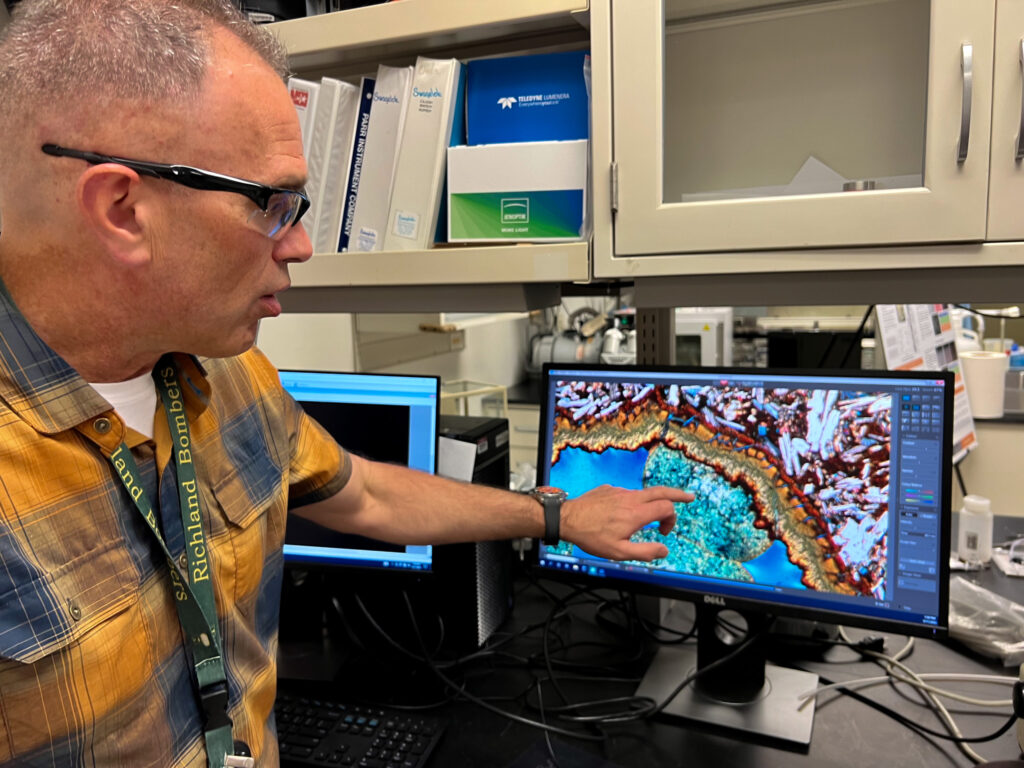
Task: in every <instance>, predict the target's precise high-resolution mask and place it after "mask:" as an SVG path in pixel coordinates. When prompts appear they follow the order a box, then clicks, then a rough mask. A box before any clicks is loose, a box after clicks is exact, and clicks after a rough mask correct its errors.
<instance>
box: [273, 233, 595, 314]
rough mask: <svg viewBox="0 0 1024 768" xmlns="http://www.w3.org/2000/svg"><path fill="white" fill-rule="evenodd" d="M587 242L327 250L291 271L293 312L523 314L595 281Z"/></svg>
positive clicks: (286, 299)
mask: <svg viewBox="0 0 1024 768" xmlns="http://www.w3.org/2000/svg"><path fill="white" fill-rule="evenodd" d="M589 249H590V246H589V244H588V243H585V242H580V243H553V244H551V245H543V244H522V245H493V246H483V247H466V248H461V247H449V248H433V249H431V250H428V251H375V252H372V253H322V254H317V255H315V256H313V258H312V259H310V260H309V261H307V262H305V263H303V264H293V265H292V266H291V269H290V274H291V278H292V287H291V289H290V290H288V291H286V292H285V293H284V294H283V295H282V299H281V301H282V305H283V306H284V308H285V311H288V312H450V311H456V310H458V311H465V312H523V311H527V310H532V309H540V308H542V307H549V306H554V305H556V304H558V302H559V300H560V289H561V284H562V283H567V282H583V281H587V280H589V279H590V256H589Z"/></svg>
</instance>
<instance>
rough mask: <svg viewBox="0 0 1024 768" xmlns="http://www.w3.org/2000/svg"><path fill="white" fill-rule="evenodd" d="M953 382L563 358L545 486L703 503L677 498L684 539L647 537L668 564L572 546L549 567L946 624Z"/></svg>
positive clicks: (550, 400) (550, 397)
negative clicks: (628, 367)
mask: <svg viewBox="0 0 1024 768" xmlns="http://www.w3.org/2000/svg"><path fill="white" fill-rule="evenodd" d="M947 386H948V382H945V381H944V380H943V379H920V378H909V377H908V378H880V377H875V376H866V377H858V376H856V375H851V376H849V377H842V378H839V377H833V378H821V377H818V378H814V377H803V378H801V377H800V376H796V375H780V376H774V375H756V376H755V375H749V374H745V375H742V376H739V375H737V376H724V377H723V376H722V375H721V374H700V373H692V372H691V373H685V374H683V373H679V372H675V373H670V374H669V373H658V372H654V371H648V372H642V371H641V372H636V371H625V372H613V371H607V370H605V371H592V370H590V371H588V370H585V369H568V368H566V369H564V370H560V369H557V368H553V369H552V370H550V371H549V372H548V378H547V389H548V391H547V403H546V408H545V410H544V413H545V423H544V424H542V427H541V434H542V435H545V433H546V437H545V438H544V439H542V443H545V445H544V451H545V456H544V459H543V460H542V462H541V464H542V472H541V479H542V481H544V482H547V483H549V484H551V485H555V486H558V487H561V488H564V489H565V490H566V491H568V493H569V495H570V497H575V496H578V495H580V494H582V493H584V492H586V491H587V490H589V489H590V488H593V487H595V486H598V485H601V484H604V483H608V484H612V485H617V486H623V487H626V488H644V487H648V486H654V485H667V486H671V487H675V488H683V489H688V490H691V491H693V492H694V493H695V494H696V497H697V498H696V500H695V501H694V502H693V503H690V504H679V505H676V509H677V513H678V515H679V518H678V522H677V525H676V528H675V530H674V531H673V532H672V533H670V534H668V535H661V534H660V533H659V532H658V529H657V527H656V526H654V525H650V526H648V527H646V528H644V529H643V530H642V531H640V532H638V533H637V534H636V535H635V536H634V540H656V541H660V542H662V543H664V544H665V545H666V546H667V547H668V556H667V557H665V558H662V559H659V560H655V561H653V562H651V563H642V562H622V563H618V562H609V561H606V560H602V559H600V558H596V557H593V556H591V555H589V554H588V553H586V552H583V551H582V550H580V549H579V548H578V547H575V546H574V545H572V544H569V543H567V542H562V543H560V544H559V545H558V546H557V547H548V548H545V549H542V552H541V559H540V564H541V566H542V567H546V568H550V569H561V570H573V571H580V570H582V571H584V572H586V573H587V574H588V575H590V576H596V577H599V578H600V577H602V576H614V577H615V578H618V579H623V578H625V579H630V580H633V581H638V582H643V581H647V582H650V583H652V584H659V585H665V586H669V587H672V588H681V589H686V590H692V591H699V592H700V591H702V592H713V593H716V594H721V595H726V596H729V595H732V596H735V597H739V598H748V599H755V600H766V601H769V602H772V603H782V604H790V605H793V606H798V607H803V608H812V609H820V610H831V611H839V612H842V613H854V614H863V615H865V616H870V617H875V618H890V619H893V620H896V621H900V622H910V623H916V624H920V625H923V626H925V627H927V626H929V625H931V626H934V625H937V624H938V622H939V621H940V613H941V611H940V603H941V600H940V577H941V571H942V565H941V549H940V545H941V542H942V538H941V537H942V524H943V520H942V514H941V512H942V501H943V499H942V494H943V479H944V478H943V457H944V456H947V455H948V451H944V447H945V446H944V442H943V441H944V440H945V439H946V436H945V430H946V428H947V425H946V424H945V423H944V398H945V397H946V392H945V388H946V387H947ZM947 483H948V479H947ZM947 504H948V501H947Z"/></svg>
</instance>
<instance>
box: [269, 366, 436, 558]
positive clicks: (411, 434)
mask: <svg viewBox="0 0 1024 768" xmlns="http://www.w3.org/2000/svg"><path fill="white" fill-rule="evenodd" d="M280 375H281V383H282V385H283V386H284V388H285V390H287V391H288V392H289V393H290V394H291V395H292V397H294V398H295V399H296V400H297V401H298V402H299V404H300V405H302V407H303V409H304V410H305V411H306V413H308V414H309V415H310V416H311V417H313V418H314V419H315V420H316V421H317V422H319V424H320V425H321V426H323V428H324V429H326V430H327V431H328V432H329V433H330V434H331V436H333V437H334V439H335V440H337V441H338V443H339V444H340V445H341V446H343V447H344V448H345V450H347V451H348V452H350V453H353V454H356V455H359V456H363V457H365V458H368V459H373V460H375V461H385V462H390V463H392V464H402V465H405V466H408V467H412V468H413V469H419V470H422V471H424V472H430V473H433V472H434V471H435V469H436V462H437V428H438V404H439V402H440V400H439V398H440V388H441V382H440V379H439V378H438V377H436V376H411V375H392V374H371V373H333V372H319V371H280ZM284 557H285V562H286V563H307V564H319V565H332V566H353V567H362V568H386V569H393V570H399V569H404V570H412V571H428V570H430V569H431V563H432V548H431V547H430V546H429V545H422V546H402V545H395V544H389V543H386V542H381V541H376V540H373V539H367V538H364V537H362V536H356V535H353V534H343V533H338V532H336V531H332V530H329V529H327V528H324V527H322V526H320V525H317V524H316V523H313V522H310V521H309V520H306V519H304V518H302V517H299V516H298V515H294V514H293V515H289V517H288V527H287V531H286V533H285V544H284Z"/></svg>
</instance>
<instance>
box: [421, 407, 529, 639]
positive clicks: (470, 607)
mask: <svg viewBox="0 0 1024 768" xmlns="http://www.w3.org/2000/svg"><path fill="white" fill-rule="evenodd" d="M439 433H440V434H441V435H442V436H444V437H448V438H451V439H453V440H461V441H463V442H468V443H474V444H476V447H477V449H476V462H475V463H474V467H473V482H474V483H479V484H481V485H490V486H494V487H495V488H504V489H507V488H508V487H509V427H508V419H497V418H490V417H480V416H455V415H448V414H442V415H441V417H440V430H439ZM432 582H433V584H432V586H431V588H430V591H431V592H432V593H433V594H432V595H431V597H432V598H434V600H435V602H436V606H437V610H438V615H439V616H440V617H441V619H442V621H443V622H444V624H445V634H446V636H447V643H446V644H450V647H449V650H452V651H455V652H466V651H471V650H474V649H476V648H478V647H480V646H481V645H482V644H483V643H484V642H485V641H486V640H487V639H488V638H489V637H490V636H491V634H492V633H493V632H494V631H495V630H496V629H497V628H498V627H499V626H500V625H501V624H502V622H504V621H505V619H506V618H507V617H508V614H509V611H510V610H511V607H512V546H511V543H510V542H508V541H484V542H477V543H465V544H445V545H442V546H439V547H435V549H434V578H433V579H432ZM426 583H428V584H429V583H430V580H428V581H427V582H426Z"/></svg>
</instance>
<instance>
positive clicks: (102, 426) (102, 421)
mask: <svg viewBox="0 0 1024 768" xmlns="http://www.w3.org/2000/svg"><path fill="white" fill-rule="evenodd" d="M110 427H111V424H110V419H108V418H106V417H105V416H101V417H100V418H98V419H96V421H94V422H93V423H92V428H93V429H95V430H96V431H97V432H99V433H100V434H101V435H105V434H107V432H109V431H110Z"/></svg>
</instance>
